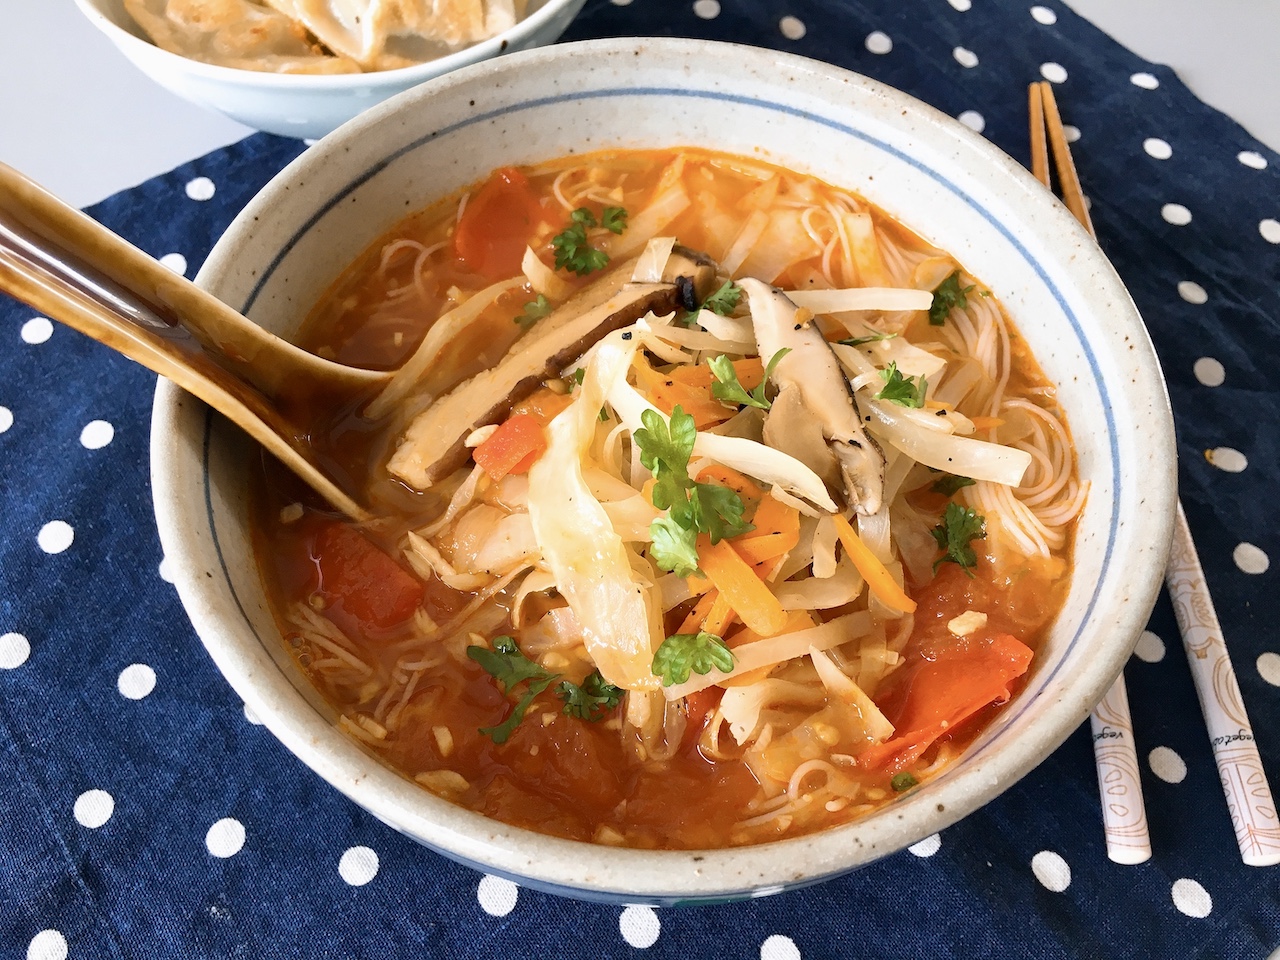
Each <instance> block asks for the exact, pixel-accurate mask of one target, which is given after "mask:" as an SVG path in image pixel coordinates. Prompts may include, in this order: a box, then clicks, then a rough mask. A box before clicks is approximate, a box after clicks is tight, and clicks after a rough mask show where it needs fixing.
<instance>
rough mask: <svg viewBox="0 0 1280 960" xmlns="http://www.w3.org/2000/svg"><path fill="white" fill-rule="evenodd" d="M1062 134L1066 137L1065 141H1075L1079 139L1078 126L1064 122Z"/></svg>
mask: <svg viewBox="0 0 1280 960" xmlns="http://www.w3.org/2000/svg"><path fill="white" fill-rule="evenodd" d="M1062 134H1063V136H1065V137H1066V138H1067V143H1075V142H1076V141H1077V140H1079V139H1080V128H1079V127H1073V126H1072V125H1071V124H1069V123H1068V124H1064V125H1063V127H1062Z"/></svg>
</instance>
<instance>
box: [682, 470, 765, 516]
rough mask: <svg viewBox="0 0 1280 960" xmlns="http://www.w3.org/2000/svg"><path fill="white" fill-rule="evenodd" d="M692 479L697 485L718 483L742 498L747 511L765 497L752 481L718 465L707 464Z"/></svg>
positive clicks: (735, 471)
mask: <svg viewBox="0 0 1280 960" xmlns="http://www.w3.org/2000/svg"><path fill="white" fill-rule="evenodd" d="M694 479H695V480H697V481H698V482H699V483H718V484H720V486H722V487H728V488H729V489H730V490H732V491H733V492H734V493H736V494H737V495H738V496H740V497H741V498H742V502H743V504H745V505H746V507H747V509H748V510H749V509H751V508H752V507H754V506H755V505H756V504H758V503H760V502H761V501H763V499H764V496H765V492H764V491H763V490H762V489H760V487H759V486H757V485H756V484H755V483H754V482H753V481H752V480H750V479H748V478H747V477H745V476H744V475H742V474H741V473H739V472H738V471H737V470H734V469H733V468H732V467H726V466H724V465H723V464H720V463H709V464H707V465H706V466H705V467H703V468H702V469H701V470H699V471H698V475H697V476H696V477H695V478H694Z"/></svg>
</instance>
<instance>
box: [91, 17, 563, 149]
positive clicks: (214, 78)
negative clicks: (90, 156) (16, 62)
mask: <svg viewBox="0 0 1280 960" xmlns="http://www.w3.org/2000/svg"><path fill="white" fill-rule="evenodd" d="M585 2H586V0H544V2H542V3H540V4H539V5H538V7H537V9H536V10H534V11H533V12H532V13H530V14H529V15H528V16H527V17H525V18H524V19H522V20H521V21H519V22H518V23H516V24H515V25H514V26H513V27H511V28H510V29H509V30H504V31H502V32H501V33H498V34H495V35H494V36H492V37H489V38H488V39H486V40H482V41H480V42H479V43H475V44H472V45H471V46H469V47H465V48H463V49H461V50H458V51H456V52H454V53H451V54H448V55H447V56H444V57H440V58H438V59H436V60H430V61H427V62H426V63H419V64H414V65H412V66H408V67H401V68H399V69H396V70H381V71H378V72H375V73H347V74H279V73H261V72H258V71H255V70H240V69H237V68H234V67H224V66H218V65H216V64H211V63H203V62H201V61H199V60H193V59H191V58H189V57H184V56H180V55H179V54H176V53H170V52H169V51H168V50H163V49H161V48H160V47H158V46H156V45H155V44H154V43H152V42H151V41H150V40H149V39H147V38H146V35H145V34H144V33H143V32H142V29H141V28H140V27H139V26H138V25H137V23H135V22H134V20H133V18H132V17H130V16H129V14H128V13H127V12H126V10H125V7H124V4H123V0H75V4H76V6H77V7H79V8H80V12H81V13H82V14H84V16H85V17H86V18H87V19H88V20H89V22H90V23H92V24H93V25H94V26H95V27H97V28H98V30H100V31H101V32H102V33H103V35H104V36H106V37H107V39H108V40H110V41H111V42H112V43H113V44H114V45H115V46H116V48H117V49H118V50H119V51H120V52H121V53H122V54H124V55H125V56H126V57H128V58H129V60H130V61H132V62H133V64H134V65H135V66H136V67H137V68H138V69H139V70H141V71H142V72H143V73H145V74H146V75H147V76H149V77H150V78H151V79H152V80H154V81H155V82H156V83H158V84H160V86H162V87H165V88H166V89H168V90H170V91H172V92H173V93H175V94H177V95H178V96H180V97H182V98H184V99H186V100H190V101H192V102H193V103H196V104H199V105H200V106H202V107H207V108H209V109H211V110H215V111H217V112H218V113H221V114H224V115H226V116H227V117H230V118H231V119H232V120H236V121H238V122H240V123H243V124H245V125H246V126H249V127H253V128H254V129H256V130H265V131H266V132H267V133H276V134H279V135H280V136H284V137H308V138H318V137H322V136H324V135H325V134H327V133H330V132H332V131H333V130H334V129H336V128H337V127H339V126H341V125H342V124H343V123H346V122H347V121H348V120H350V119H351V118H352V117H354V116H356V115H357V114H359V113H360V112H361V111H363V110H366V109H368V108H369V107H371V106H373V105H375V104H377V103H380V102H382V101H383V100H386V99H387V98H388V97H392V96H395V95H396V94H398V93H401V92H402V91H404V90H408V89H410V88H411V87H415V86H417V85H418V84H420V83H423V82H425V81H427V80H430V79H432V78H434V77H438V76H440V75H442V74H444V73H448V72H449V71H450V70H456V69H458V68H459V67H464V66H468V65H470V64H473V63H479V62H480V61H482V60H487V59H489V58H491V57H496V56H499V55H501V54H503V53H506V52H508V51H515V50H524V49H527V48H530V47H535V46H541V45H542V44H546V43H552V42H553V41H555V40H556V39H557V38H559V36H560V34H562V33H564V31H565V30H566V29H567V28H568V26H569V24H570V23H571V22H572V21H573V18H574V17H576V16H577V15H578V11H579V10H581V9H582V5H583V4H584V3H585ZM531 5H532V4H531Z"/></svg>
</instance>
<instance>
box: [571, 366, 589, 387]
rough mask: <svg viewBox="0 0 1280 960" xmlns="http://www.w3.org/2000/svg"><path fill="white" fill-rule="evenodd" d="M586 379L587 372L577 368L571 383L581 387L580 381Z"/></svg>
mask: <svg viewBox="0 0 1280 960" xmlns="http://www.w3.org/2000/svg"><path fill="white" fill-rule="evenodd" d="M586 378H587V371H586V370H584V369H583V368H582V367H579V368H578V369H577V370H575V371H573V382H574V383H576V384H577V385H578V386H582V381H583V380H585V379H586Z"/></svg>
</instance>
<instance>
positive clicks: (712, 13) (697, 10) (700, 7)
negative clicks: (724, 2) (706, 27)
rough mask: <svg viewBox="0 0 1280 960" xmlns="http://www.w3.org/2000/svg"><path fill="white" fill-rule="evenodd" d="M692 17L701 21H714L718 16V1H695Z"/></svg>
mask: <svg viewBox="0 0 1280 960" xmlns="http://www.w3.org/2000/svg"><path fill="white" fill-rule="evenodd" d="M693 15H694V16H695V17H701V18H702V19H703V20H714V19H715V18H716V17H718V16H720V0H696V2H695V3H694V5H693Z"/></svg>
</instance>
